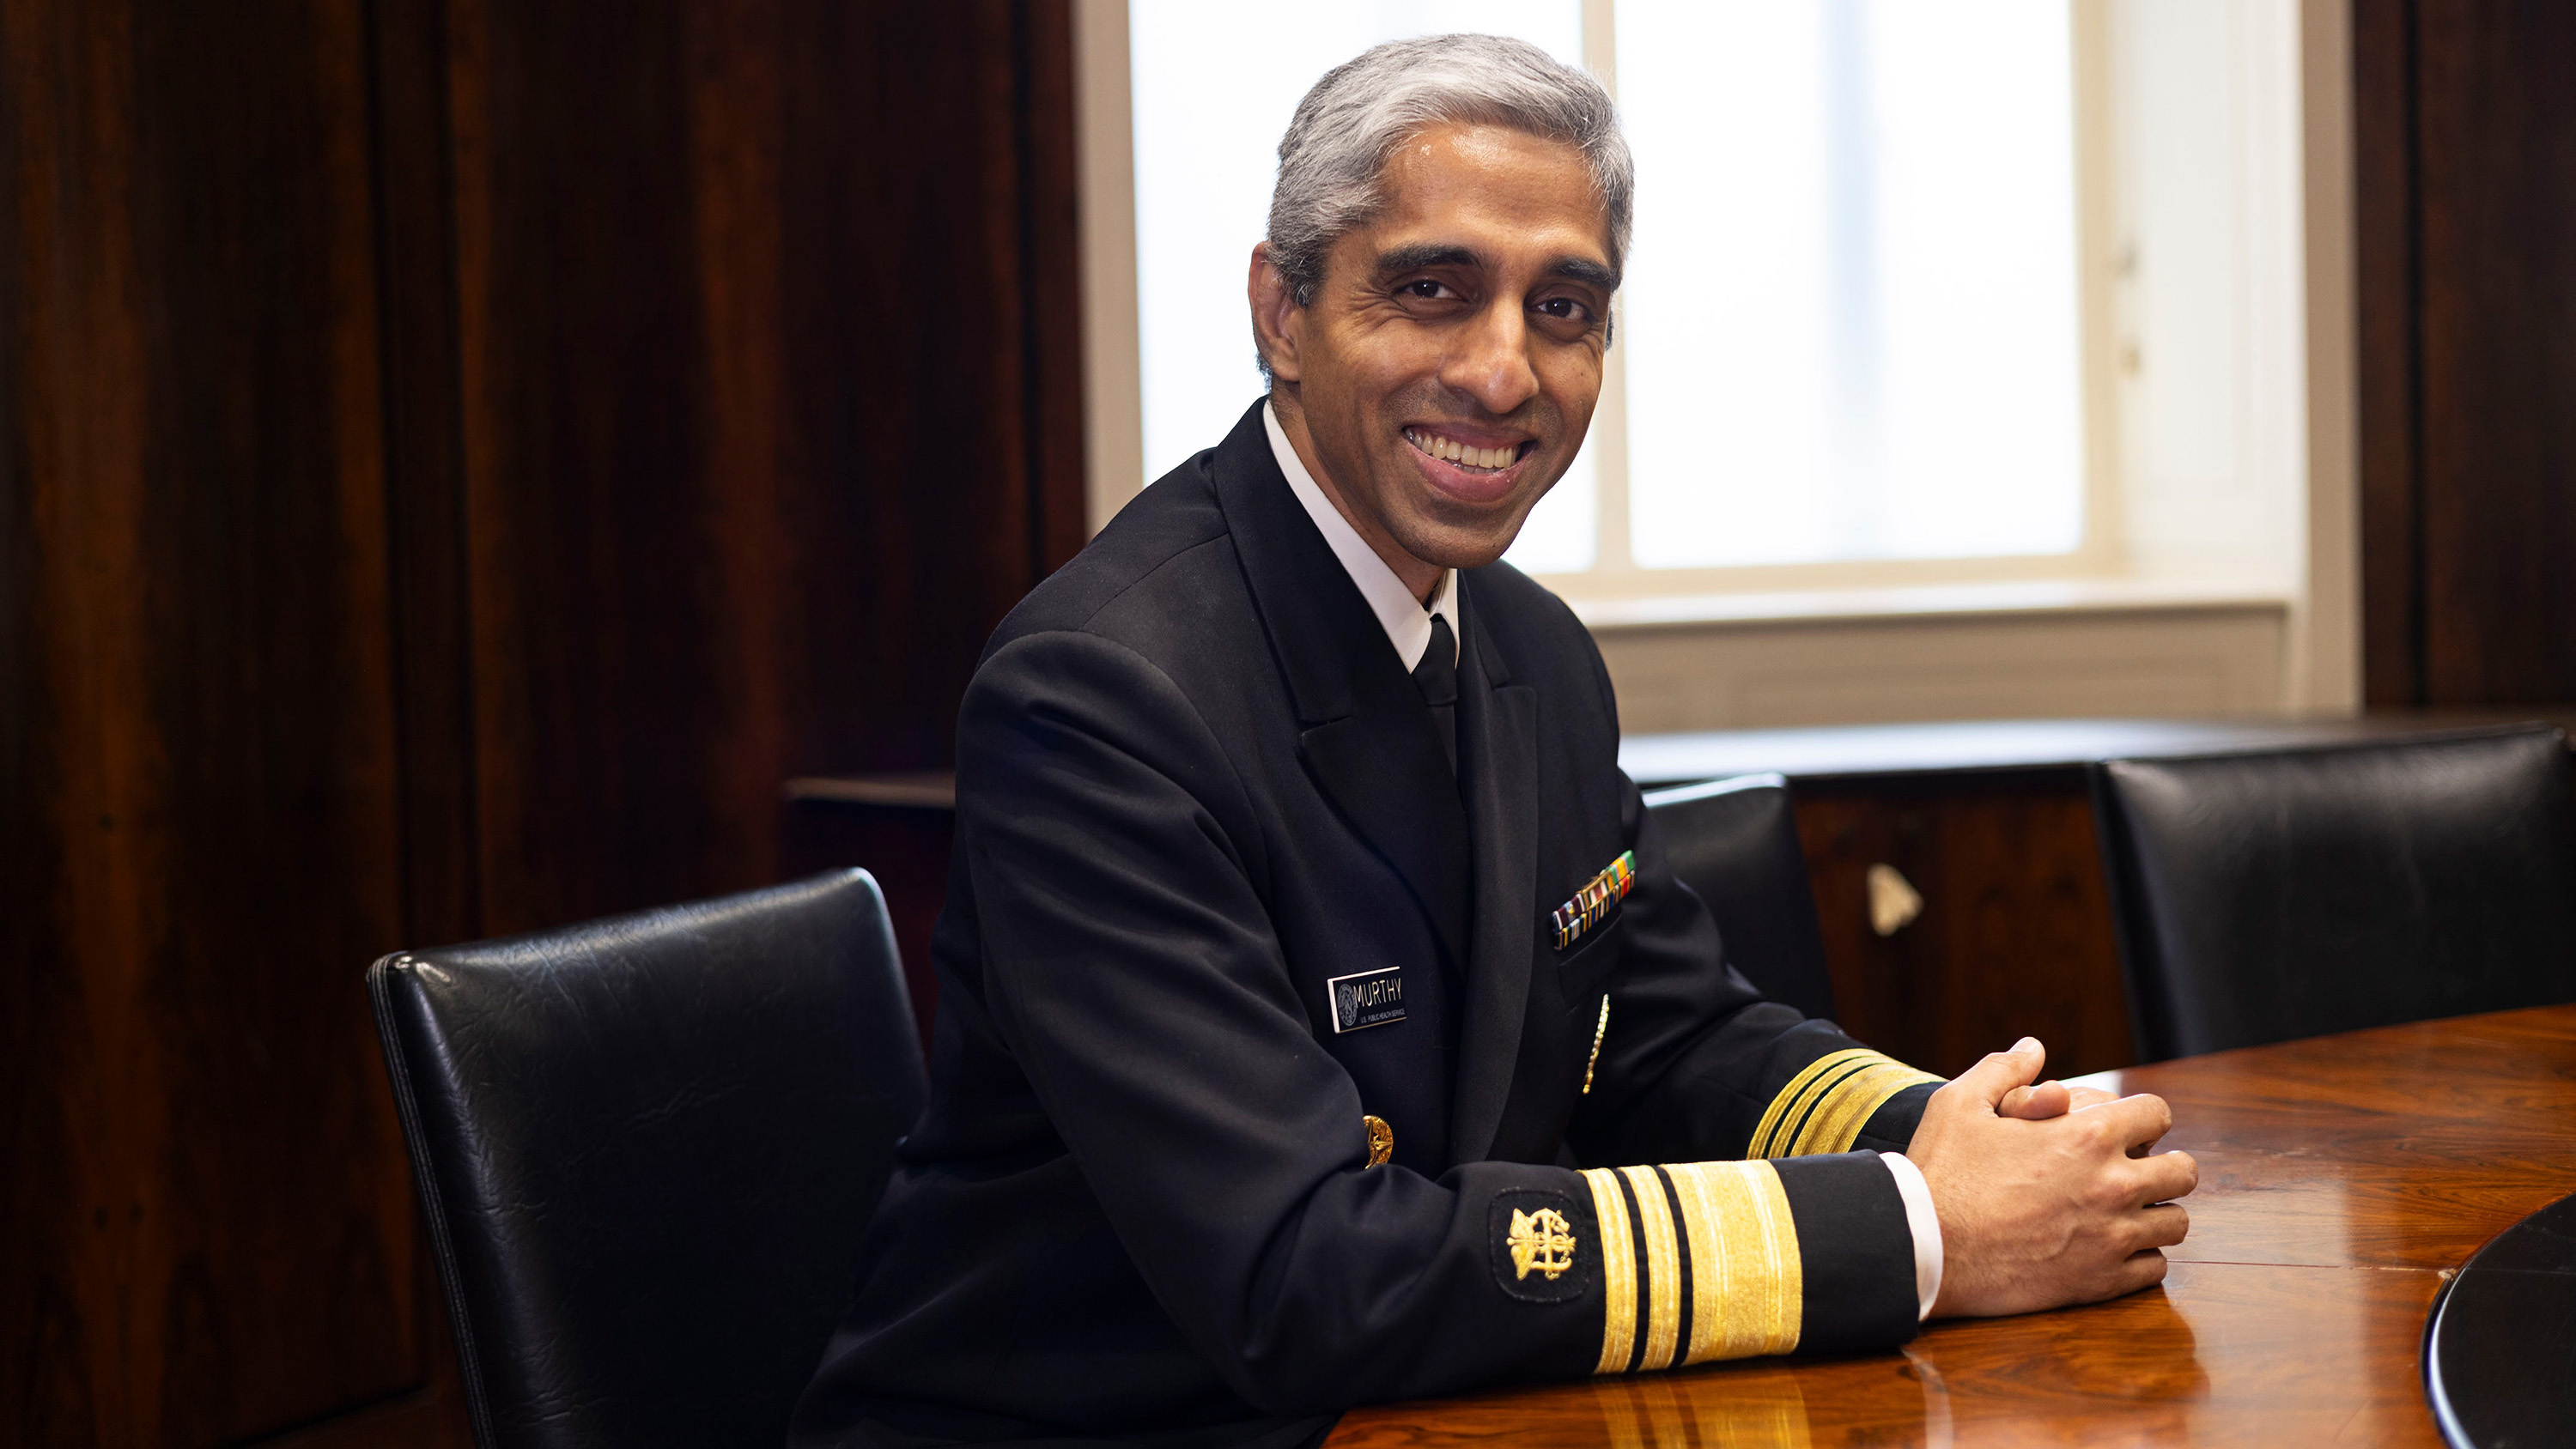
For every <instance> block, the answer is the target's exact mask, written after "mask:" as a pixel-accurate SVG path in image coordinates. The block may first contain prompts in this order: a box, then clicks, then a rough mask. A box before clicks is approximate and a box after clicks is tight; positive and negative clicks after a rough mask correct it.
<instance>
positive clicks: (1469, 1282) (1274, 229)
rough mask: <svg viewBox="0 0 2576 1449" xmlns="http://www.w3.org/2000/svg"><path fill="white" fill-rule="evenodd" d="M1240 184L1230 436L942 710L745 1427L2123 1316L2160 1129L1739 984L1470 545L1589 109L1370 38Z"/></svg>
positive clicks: (1555, 459) (1535, 59)
mask: <svg viewBox="0 0 2576 1449" xmlns="http://www.w3.org/2000/svg"><path fill="white" fill-rule="evenodd" d="M1279 155H1280V170H1279V180H1278V187H1277V191H1276V193H1275V196H1274V199H1273V202H1272V208H1271V216H1270V235H1269V237H1268V239H1267V240H1266V241H1265V242H1263V243H1262V245H1260V246H1259V247H1257V248H1255V250H1254V252H1253V256H1252V269H1251V279H1250V300H1251V309H1252V320H1253V331H1254V335H1255V339H1256V341H1257V344H1258V346H1259V350H1260V357H1261V360H1262V363H1263V366H1264V369H1265V370H1266V371H1267V372H1268V374H1269V376H1270V379H1271V387H1270V392H1269V395H1268V396H1267V398H1265V399H1264V400H1262V401H1261V402H1259V403H1257V404H1256V405H1254V406H1253V408H1252V409H1251V410H1250V411H1248V412H1247V413H1245V414H1244V416H1243V419H1242V421H1240V422H1239V423H1237V424H1236V425H1235V427H1234V430H1233V431H1232V433H1230V434H1229V435H1228V436H1227V437H1226V439H1225V440H1224V441H1223V442H1222V443H1220V444H1219V445H1218V446H1217V447H1216V448H1214V449H1213V450H1211V451H1209V452H1205V453H1201V454H1199V455H1198V456H1197V457H1195V458H1192V459H1191V460H1190V461H1189V462H1187V463H1185V464H1183V465H1182V466H1181V467H1180V468H1178V469H1176V470H1174V471H1173V472H1172V473H1171V474H1170V475H1169V476H1167V477H1165V478H1163V479H1162V480H1161V481H1159V482H1157V483H1155V484H1154V485H1153V486H1152V487H1151V488H1149V489H1147V490H1146V491H1145V493H1144V494H1143V495H1142V496H1141V497H1139V498H1138V499H1137V500H1136V501H1135V502H1134V503H1133V504H1131V505H1130V506H1129V507H1128V508H1127V509H1126V510H1125V511H1123V512H1122V513H1121V514H1120V515H1119V516H1118V518H1117V519H1116V520H1115V521H1114V522H1112V523H1111V524H1110V525H1109V526H1108V528H1106V529H1105V530H1103V531H1102V533H1101V535H1100V537H1099V538H1098V539H1097V540H1095V541H1094V542H1093V543H1092V544H1091V546H1090V547H1089V548H1087V549H1086V550H1084V552H1083V553H1082V554H1081V556H1080V557H1078V558H1076V559H1075V560H1074V561H1073V562H1072V563H1071V564H1069V565H1067V566H1066V567H1065V568H1064V569H1063V570H1061V571H1060V572H1058V573H1057V574H1056V575H1055V576H1054V577H1052V578H1050V579H1048V580H1047V581H1046V582H1045V583H1044V584H1042V585H1040V586H1039V588H1038V589H1037V590H1036V591H1035V592H1033V593H1032V594H1030V595H1029V597H1028V599H1027V600H1026V601H1025V602H1023V603H1022V604H1021V605H1020V606H1019V608H1018V609H1016V610H1015V611H1014V612H1013V613H1012V614H1011V616H1010V617H1009V618H1008V619H1007V620H1005V621H1004V623H1003V624H1002V626H1001V628H1000V630H999V631H997V632H996V633H995V635H994V636H993V639H992V642H991V644H990V645H989V646H988V648H987V650H986V652H985V656H984V660H983V663H982V666H981V667H980V669H979V670H978V671H977V673H976V675H975V679H974V682H973V685H972V686H971V687H970V688H969V690H968V692H967V696H966V700H965V704H964V707H963V710H962V712H961V716H960V719H959V724H958V746H957V749H958V817H957V843H956V848H955V854H954V857H953V860H952V864H951V869H950V877H949V887H948V902H947V911H946V914H945V915H944V916H943V917H942V918H941V921H940V925H939V932H938V938H937V944H936V946H935V948H934V949H935V953H936V957H937V965H938V970H939V983H940V1002H939V1007H940V1009H939V1021H938V1029H937V1037H936V1041H935V1043H934V1046H933V1050H932V1054H931V1064H932V1077H933V1082H932V1096H931V1104H930V1107H929V1110H928V1112H927V1113H926V1114H925V1115H924V1117H923V1118H922V1120H921V1122H920V1124H919V1125H918V1126H917V1127H916V1129H915V1130H914V1132H913V1134H912V1136H911V1137H910V1139H909V1140H908V1141H907V1142H906V1144H905V1146H904V1149H903V1152H902V1155H901V1160H900V1163H899V1166H898V1169H897V1171H896V1174H895V1178H894V1181H893V1184H892V1186H891V1187H890V1189H889V1190H888V1192H887V1195H886V1200H885V1203H884V1206H883V1207H882V1209H881V1210H880V1212H879V1214H878V1217H877V1219H876V1221H875V1222H874V1223H873V1224H872V1225H871V1227H870V1228H869V1240H868V1245H867V1252H866V1254H865V1262H864V1266H863V1268H862V1270H861V1281H860V1284H859V1290H858V1297H857V1301H856V1303H855V1305H854V1306H853V1307H852V1309H851V1311H850V1314H849V1317H848V1318H847V1320H846V1321H845V1322H844V1324H843V1326H842V1328H841V1330H840V1332H839V1333H838V1334H837V1336H836V1337H835V1338H834V1340H833V1342H832V1344H831V1346H830V1348H829V1350H828V1351H827V1352H826V1354H825V1356H824V1360H823V1364H822V1367H821V1370H820V1371H819V1373H818V1374H817V1376H816V1378H815V1380H814V1383H813V1385H812V1387H811V1388H810V1389H809V1390H808V1391H807V1394H806V1397H805V1399H804V1402H803V1403H802V1404H801V1405H800V1408H799V1411H798V1418H797V1427H796V1433H795V1440H794V1442H795V1443H796V1444H798V1445H800V1446H822V1445H839V1446H856V1445H916V1444H929V1443H950V1442H958V1441H975V1442H992V1441H1023V1442H1025V1441H1051V1440H1053V1441H1062V1440H1091V1439H1100V1438H1116V1439H1122V1440H1126V1441H1131V1442H1143V1443H1154V1444H1162V1445H1170V1446H1179V1445H1201V1444H1206V1445H1215V1444H1259V1445H1278V1446H1287V1445H1295V1444H1304V1443H1309V1442H1313V1441H1314V1440H1316V1439H1318V1438H1320V1436H1321V1434H1322V1433H1323V1432H1324V1431H1325V1430H1326V1429H1328V1428H1329V1426H1330V1424H1331V1422H1332V1419H1333V1416H1334V1415H1335V1414H1337V1413H1338V1412H1339V1411H1340V1410H1342V1409H1344V1408H1347V1407H1349V1406H1351V1405H1354V1404H1359V1403H1365V1402H1370V1401H1379V1400H1388V1399H1399V1398H1412V1397H1419V1396H1423V1395H1430V1394H1440V1393H1447V1392H1451V1391H1455V1390H1460V1389H1466V1388H1471V1387H1476V1386H1479V1385H1487V1384H1495V1383H1504V1382H1528V1381H1535V1380H1543V1379H1550V1378H1562V1377H1566V1376H1571V1375H1580V1374H1587V1373H1609V1374H1616V1373H1631V1372H1640V1371H1648V1370H1656V1369H1663V1368H1669V1367H1678V1366H1681V1365H1684V1364H1692V1363H1699V1362H1703V1361H1706V1360H1710V1359H1717V1358H1727V1357H1736V1356H1744V1355H1754V1354H1781V1353H1790V1352H1812V1351H1852V1350H1868V1349H1879V1348H1886V1347H1890V1346H1893V1345H1895V1344H1897V1343H1899V1342H1902V1341H1903V1340H1904V1339H1906V1338H1908V1337H1909V1336H1911V1335H1912V1334H1913V1332H1914V1331H1915V1325H1916V1324H1917V1323H1918V1322H1920V1321H1921V1320H1922V1319H1923V1318H1925V1317H1928V1316H1930V1315H1932V1314H1935V1313H1939V1314H1980V1313H2008V1312H2022V1311H2028V1310H2032V1309H2038V1308H2046V1307H2053V1306H2056V1305H2060V1304H2066V1303H2074V1302H2083V1301H2090V1300H2094V1299H2099V1298H2104V1297H2108V1296H2111V1295H2114V1294H2118V1293H2122V1292H2126V1291H2129V1290H2131V1289H2135V1288H2139V1287H2143V1286H2145V1285H2147V1284H2150V1283H2154V1282H2157V1281H2158V1280H2160V1279H2161V1278H2162V1276H2163V1271H2164V1263H2163V1258H2162V1255H2161V1253H2159V1252H2158V1251H2157V1250H2158V1249H2159V1248H2161V1247H2164V1246H2168V1245H2171V1244H2173V1243H2176V1242H2179V1241H2181V1239H2182V1236H2183V1232H2184V1228H2185V1219H2184V1214H2183V1210H2182V1209H2181V1208H2179V1207H2176V1206H2173V1205H2172V1203H2171V1199H2173V1198H2175V1197H2178V1196H2181V1195H2183V1194H2185V1193H2187V1192H2189V1191H2190V1190H2191V1187H2192V1186H2193V1183H2194V1177H2195V1170H2194V1168H2193V1166H2192V1164H2191V1161H2190V1159H2189V1158H2188V1157H2186V1156H2184V1155H2183V1154H2180V1153H2168V1154H2164V1155H2160V1156H2150V1155H2146V1154H2145V1148H2146V1146H2147V1145H2149V1144H2152V1143H2153V1142H2154V1141H2155V1140H2156V1139H2157V1138H2158V1137H2160V1136H2161V1135H2162V1134H2163V1132H2164V1130H2165V1129H2166V1127H2167V1126H2168V1125H2169V1118H2168V1117H2167V1114H2166V1111H2165V1108H2164V1104H2163V1103H2161V1102H2159V1101H2157V1100H2156V1099H2154V1098H2152V1097H2135V1098H2128V1099H2123V1100H2121V1101H2117V1102H2112V1101H2109V1100H2108V1099H2107V1098H2106V1097H2103V1095H2102V1094H2099V1093H2092V1094H2087V1095H2086V1096H2085V1097H2084V1098H2083V1099H2081V1100H2075V1099H2070V1096H2069V1094H2068V1092H2067V1090H2066V1089H2065V1088H2063V1087H2062V1086H2059V1085H2057V1084H2055V1083H2041V1084H2039V1085H2037V1086H2033V1085H2032V1083H2033V1080H2034V1078H2036V1077H2037V1075H2038V1073H2039V1070H2040V1067H2041V1065H2042V1063H2041V1054H2040V1051H2039V1046H2038V1043H2036V1042H2032V1041H2028V1040H2025V1041H2024V1042H2023V1043H2021V1044H2020V1045H2019V1046H2018V1047H2017V1048H2016V1049H2014V1050H2013V1051H2010V1052H2005V1053H1998V1054H1997V1055H1995V1056H1993V1057H1989V1058H1988V1059H1986V1061H1985V1062H1983V1063H1981V1064H1980V1065H1978V1066H1977V1067H1976V1068H1974V1069H1972V1070H1971V1071H1969V1072H1968V1073H1966V1074H1964V1075H1963V1076H1961V1077H1960V1078H1959V1079H1958V1080H1957V1081H1956V1082H1953V1083H1950V1084H1948V1085H1947V1086H1941V1084H1939V1083H1938V1082H1937V1080H1936V1079H1933V1078H1930V1077H1928V1076H1926V1075H1924V1074H1923V1073H1920V1072H1917V1071H1914V1070H1912V1069H1910V1068H1907V1067H1905V1066H1903V1065H1901V1064H1899V1063H1897V1062H1894V1061H1891V1060H1889V1059H1887V1058H1886V1057H1883V1056H1881V1055H1879V1054H1878V1053H1875V1052H1872V1051H1870V1050H1868V1049H1867V1048H1865V1047H1862V1046H1860V1045H1859V1044H1858V1043H1855V1042H1853V1041H1851V1040H1850V1039H1849V1038H1847V1037H1844V1036H1843V1035H1842V1034H1841V1033H1840V1032H1839V1031H1838V1030H1837V1029H1836V1028H1835V1027H1834V1026H1833V1025H1832V1024H1831V1023H1830V1022H1824V1021H1813V1020H1807V1019H1804V1018H1802V1017H1800V1016H1799V1014H1798V1013H1797V1012H1795V1011H1793V1010H1791V1009H1789V1008H1787V1007H1784V1006H1780V1005H1777V1004H1774V1003H1770V1002H1766V1001H1764V1000H1762V999H1761V997H1760V995H1759V994H1758V993H1757V992H1756V991H1754V990H1753V988H1751V987H1750V986H1749V985H1747V984H1746V982H1745V981H1744V979H1743V978H1742V977H1741V976H1739V975H1737V974H1736V973H1735V972H1733V971H1732V970H1730V969H1729V968H1728V967H1727V965H1726V962H1725V957H1724V952H1723V948H1722V945H1721V943H1720V941H1719V939H1718V936H1717V933H1716V931H1715V929H1714V928H1713V926H1712V925H1711V923H1710V920H1709V916H1708V912H1707V911H1706V909H1705V908H1704V907H1703V906H1702V905H1701V903H1700V902H1699V900H1698V899H1697V898H1696V897H1694V896H1693V895H1692V894H1691V893H1690V892H1689V890H1688V889H1686V888H1685V887H1683V886H1682V885H1681V884H1680V883H1679V882H1678V881H1676V880H1675V879H1674V878H1673V876H1672V874H1671V872H1670V870H1669V868H1668V867H1667V865H1666V863H1665V860H1664V852H1663V848H1662V845H1661V843H1660V841H1659V840H1658V839H1657V836H1656V831H1655V827H1654V824H1653V821H1652V819H1651V818H1650V817H1649V816H1648V815H1647V814H1646V812H1645V811H1644V810H1643V808H1642V807H1641V805H1640V803H1639V800H1638V794H1637V789H1636V787H1635V786H1634V785H1633V784H1631V783H1630V782H1629V780H1628V779H1627V778H1626V777H1625V776H1624V775H1623V774H1621V773H1620V770H1619V767H1618V763H1617V745H1618V725H1617V709H1616V705H1615V702H1614V700H1613V698H1612V695H1611V688H1610V682H1609V678H1608V676H1607V674H1606V673H1605V672H1604V671H1603V668H1602V665H1601V659H1600V655H1599V653H1598V652H1597V651H1596V650H1595V648H1594V646H1593V644H1592V641H1591V639H1590V637H1589V636H1588V635H1587V634H1586V633H1585V632H1584V630H1583V628H1582V626H1581V625H1580V624H1578V623H1577V622H1576V620H1575V618H1574V616H1573V615H1572V614H1571V613H1570V612H1568V611H1567V609H1566V608H1565V606H1564V605H1563V604H1562V603H1560V602H1559V601H1558V600H1557V599H1556V598H1555V597H1553V596H1552V595H1550V594H1548V593H1547V592H1546V591H1545V590H1543V589H1540V588H1539V587H1538V586H1537V585H1535V584H1533V583H1531V582H1530V581H1529V580H1528V579H1526V578H1524V577H1523V576H1522V575H1520V574H1519V573H1518V572H1516V571H1514V570H1513V569H1512V568H1511V567H1510V566H1509V565H1506V564H1502V563H1499V562H1497V561H1496V560H1498V559H1499V558H1500V557H1501V556H1502V553H1503V551H1504V549H1505V548H1506V547H1507V546H1508V545H1509V544H1510V543H1511V541H1512V538H1513V536H1514V535H1515V534H1516V533H1517V532H1518V531H1519V529H1520V527H1521V524H1522V521H1523V520H1524V519H1525V518H1526V517H1527V516H1528V514H1529V510H1530V508H1531V506H1532V505H1533V504H1535V503H1536V502H1537V501H1538V499H1539V497H1540V496H1541V495H1542V494H1544V493H1545V492H1546V491H1547V489H1548V487H1549V486H1550V485H1551V484H1553V483H1554V482H1555V481H1556V479H1557V478H1558V476H1559V475H1561V474H1562V473H1563V472H1564V470H1565V468H1566V465H1567V463H1568V462H1569V461H1570V460H1571V459H1572V458H1573V457H1574V455H1575V450H1576V449H1577V448H1578V447H1579V446H1580V445H1581V444H1582V441H1583V435H1584V430H1585V427H1586V426H1587V424H1588V423H1589V421H1590V419H1591V416H1592V409H1593V406H1594V403H1595V401H1596V400H1597V399H1598V397H1599V395H1600V387H1601V375H1602V360H1603V357H1604V355H1605V353H1606V351H1607V349H1608V347H1609V345H1610V330H1611V329H1610V316H1611V298H1612V295H1613V293H1614V291H1615V290H1616V288H1617V286H1618V282H1619V273H1620V265H1621V261H1622V256H1623V253H1624V252H1625V250H1626V246H1627V240H1628V230H1629V215H1630V192H1631V169H1630V163H1629V159H1628V152H1627V148H1626V145H1625V143H1624V142H1623V141H1622V139H1621V138H1620V136H1619V133H1618V130H1617V128H1616V124H1615V121H1614V118H1613V115H1612V111H1611V106H1610V101H1609V98H1608V96H1607V95H1606V94H1604V93H1603V91H1602V89H1601V88H1600V86H1599V85H1598V84H1597V83H1595V82H1594V81H1593V80H1592V79H1591V78H1590V77H1589V76H1586V75H1584V74H1583V73H1581V72H1580V71H1576V70H1573V69H1571V68H1568V67H1566V66H1563V65H1561V64H1559V63H1557V62H1555V61H1553V60H1551V59H1549V58H1548V57H1547V56H1546V55H1545V54H1544V53H1543V52H1541V51H1539V50H1537V49H1536V48H1534V47H1531V46H1528V45H1525V44H1522V43H1519V42H1515V41H1508V40H1500V39H1495V38H1492V37H1483V36H1444V37H1434V38H1430V39H1424V40H1415V41H1406V42H1399V43H1396V44H1393V45H1387V46H1381V47H1379V48H1377V49H1375V50H1372V51H1370V52H1368V53H1367V54H1365V55H1363V56H1361V57H1359V58H1358V59H1356V60H1354V61H1352V62H1350V63H1348V64H1346V65H1343V66H1341V67H1339V68H1337V69H1335V70H1334V71H1332V72H1331V73H1329V74H1328V75H1326V76H1325V77H1324V78H1323V79H1322V80H1321V81H1320V82H1318V83H1317V85H1316V86H1315V88H1314V90H1313V91H1311V92H1310V93H1309V94H1308V95H1307V96H1306V98H1305V100H1304V102H1303V103H1302V104H1301V105H1300V106H1299V108H1298V111H1297V115H1296V119H1295V121H1294V123H1293V124H1292V125H1291V127H1290V129H1289V132H1288V134H1287V137H1286V138H1285V139H1284V140H1283V141H1282V142H1281V144H1280V148H1279ZM1936 1087H1937V1088H1939V1089H1938V1090H1935V1089H1936ZM2133 1151H2135V1152H2137V1153H2138V1154H2139V1155H2137V1156H2132V1155H2131V1153H2132V1152H2133Z"/></svg>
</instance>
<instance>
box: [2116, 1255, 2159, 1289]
mask: <svg viewBox="0 0 2576 1449" xmlns="http://www.w3.org/2000/svg"><path fill="white" fill-rule="evenodd" d="M2116 1276H2117V1278H2118V1279H2119V1283H2120V1287H2119V1289H2118V1291H2117V1292H2115V1293H2114V1294H2113V1295H2112V1296H2113V1297H2117V1296H2119V1294H2120V1293H2135V1292H2137V1291H2138V1290H2139V1289H2141V1288H2153V1287H2154V1286H2156V1285H2157V1284H2159V1283H2161V1282H2163V1281H2165V1255H2164V1254H2162V1253H2160V1252H2158V1251H2156V1250H2155V1249H2153V1248H2147V1249H2144V1250H2142V1251H2140V1252H2136V1253H2132V1254H2130V1255H2129V1260H2128V1261H2127V1262H2125V1263H2122V1264H2121V1265H2120V1269H2119V1272H2118V1274H2117V1275H2116Z"/></svg>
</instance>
